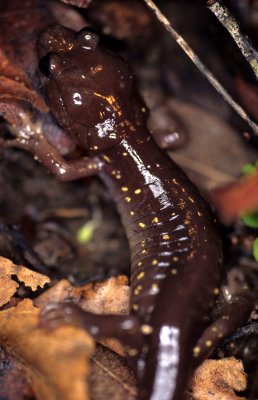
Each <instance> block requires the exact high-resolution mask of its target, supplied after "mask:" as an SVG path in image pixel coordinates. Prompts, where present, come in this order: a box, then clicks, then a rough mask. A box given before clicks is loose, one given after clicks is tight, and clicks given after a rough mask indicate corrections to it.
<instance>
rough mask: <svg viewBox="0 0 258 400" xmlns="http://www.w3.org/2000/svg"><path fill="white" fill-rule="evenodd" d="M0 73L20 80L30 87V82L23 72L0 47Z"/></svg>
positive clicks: (14, 79) (17, 80)
mask: <svg viewBox="0 0 258 400" xmlns="http://www.w3.org/2000/svg"><path fill="white" fill-rule="evenodd" d="M0 75H1V76H5V77H6V78H9V79H11V80H13V81H16V82H22V83H23V84H24V85H25V86H27V87H28V88H30V82H29V79H28V76H27V75H26V74H25V72H24V71H23V70H22V69H21V68H19V67H17V65H15V64H14V63H13V62H11V61H10V60H9V58H8V57H6V55H5V53H4V52H3V51H2V50H1V49H0Z"/></svg>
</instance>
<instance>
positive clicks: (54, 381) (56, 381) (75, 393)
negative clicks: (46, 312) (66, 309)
mask: <svg viewBox="0 0 258 400" xmlns="http://www.w3.org/2000/svg"><path fill="white" fill-rule="evenodd" d="M38 322H39V309H38V308H36V307H34V306H33V303H32V301H31V300H29V299H26V300H23V301H22V302H20V303H19V304H18V305H17V307H16V308H9V309H7V310H5V311H1V312H0V345H1V346H2V347H3V348H4V349H5V350H6V351H7V352H8V353H9V354H10V355H11V356H13V357H14V358H15V359H16V361H17V362H18V363H19V364H20V367H21V368H22V370H23V371H24V372H25V374H26V376H27V379H28V380H29V381H30V382H31V386H32V389H33V391H34V392H35V393H37V398H38V399H39V400H43V399H44V400H45V399H48V400H59V399H62V400H74V399H76V400H87V399H88V398H89V396H88V390H87V385H86V377H87V374H88V373H89V365H88V363H87V359H89V357H90V355H91V354H92V353H93V350H94V344H93V340H92V338H91V337H90V336H89V335H88V334H87V333H86V332H85V331H83V330H80V329H78V328H75V327H72V326H64V327H60V328H58V329H56V330H55V331H52V332H50V333H49V332H46V331H44V330H43V329H40V328H38Z"/></svg>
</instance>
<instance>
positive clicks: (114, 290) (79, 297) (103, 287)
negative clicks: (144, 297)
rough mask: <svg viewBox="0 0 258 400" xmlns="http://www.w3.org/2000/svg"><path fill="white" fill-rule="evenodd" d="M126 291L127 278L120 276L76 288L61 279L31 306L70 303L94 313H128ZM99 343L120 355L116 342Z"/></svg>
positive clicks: (110, 340)
mask: <svg viewBox="0 0 258 400" xmlns="http://www.w3.org/2000/svg"><path fill="white" fill-rule="evenodd" d="M129 291H130V288H129V286H128V279H127V277H126V276H123V275H121V276H118V277H112V278H109V279H107V280H105V281H102V282H99V283H89V284H87V285H84V286H80V287H75V286H72V285H71V284H70V283H69V282H68V281H67V280H61V281H59V282H58V283H57V284H56V285H54V286H53V287H52V288H50V289H49V290H47V291H46V292H45V293H43V294H42V295H41V296H39V297H38V298H37V299H36V300H35V301H34V304H36V305H37V306H38V307H40V308H43V307H44V306H46V305H47V304H48V303H51V302H62V301H71V302H72V303H74V304H78V305H79V306H80V307H81V308H82V309H83V310H85V311H88V312H92V313H95V314H128V312H129ZM101 343H102V344H104V345H105V346H107V347H109V348H110V349H112V350H113V351H115V352H116V353H118V354H121V355H124V349H123V347H122V346H121V345H120V344H119V342H117V341H116V340H113V339H104V340H102V341H101Z"/></svg>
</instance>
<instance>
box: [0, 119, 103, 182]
mask: <svg viewBox="0 0 258 400" xmlns="http://www.w3.org/2000/svg"><path fill="white" fill-rule="evenodd" d="M25 122H26V121H25ZM10 130H11V132H12V133H13V134H14V135H15V136H16V138H15V139H12V140H2V142H1V145H2V146H3V148H8V147H18V148H21V149H24V150H26V151H28V152H30V153H32V154H33V155H34V157H35V158H36V159H37V160H38V161H40V162H41V163H42V164H43V165H44V166H45V167H46V168H47V169H48V170H49V171H50V172H51V173H52V174H54V175H55V176H56V178H57V179H58V180H60V181H72V180H75V179H80V178H86V177H88V176H93V175H96V174H98V173H99V172H100V171H101V169H102V168H103V166H104V163H103V162H102V161H101V160H100V159H99V158H98V157H92V158H87V157H83V158H80V159H78V160H74V161H66V160H64V158H63V157H62V156H61V155H60V154H59V153H58V151H57V150H56V148H55V147H54V146H53V145H52V144H51V143H49V142H48V141H47V140H46V138H45V137H44V135H43V132H42V130H41V127H40V125H39V124H33V123H31V122H30V124H29V125H28V124H27V125H26V124H25V123H24V126H20V127H10Z"/></svg>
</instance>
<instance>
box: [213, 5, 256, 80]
mask: <svg viewBox="0 0 258 400" xmlns="http://www.w3.org/2000/svg"><path fill="white" fill-rule="evenodd" d="M207 5H208V8H209V9H210V10H211V11H212V12H213V14H214V15H215V16H216V17H217V18H218V20H219V21H220V23H221V24H222V25H223V26H224V27H225V28H226V29H227V30H228V32H229V33H230V35H231V36H232V38H233V39H234V41H235V42H236V44H237V46H238V47H239V49H240V50H241V52H242V54H243V56H244V57H245V59H246V61H247V62H248V63H249V64H250V66H251V68H252V70H253V71H254V74H255V76H256V78H257V79H258V52H257V50H256V49H255V48H254V47H253V45H252V43H251V41H250V39H249V38H248V36H247V35H243V33H242V32H241V31H240V27H239V25H238V22H237V20H236V19H235V17H234V16H233V15H232V14H231V12H230V11H229V9H228V8H227V7H226V6H225V5H224V4H223V2H222V1H220V0H218V1H217V0H215V1H214V0H209V1H208V4H207Z"/></svg>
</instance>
